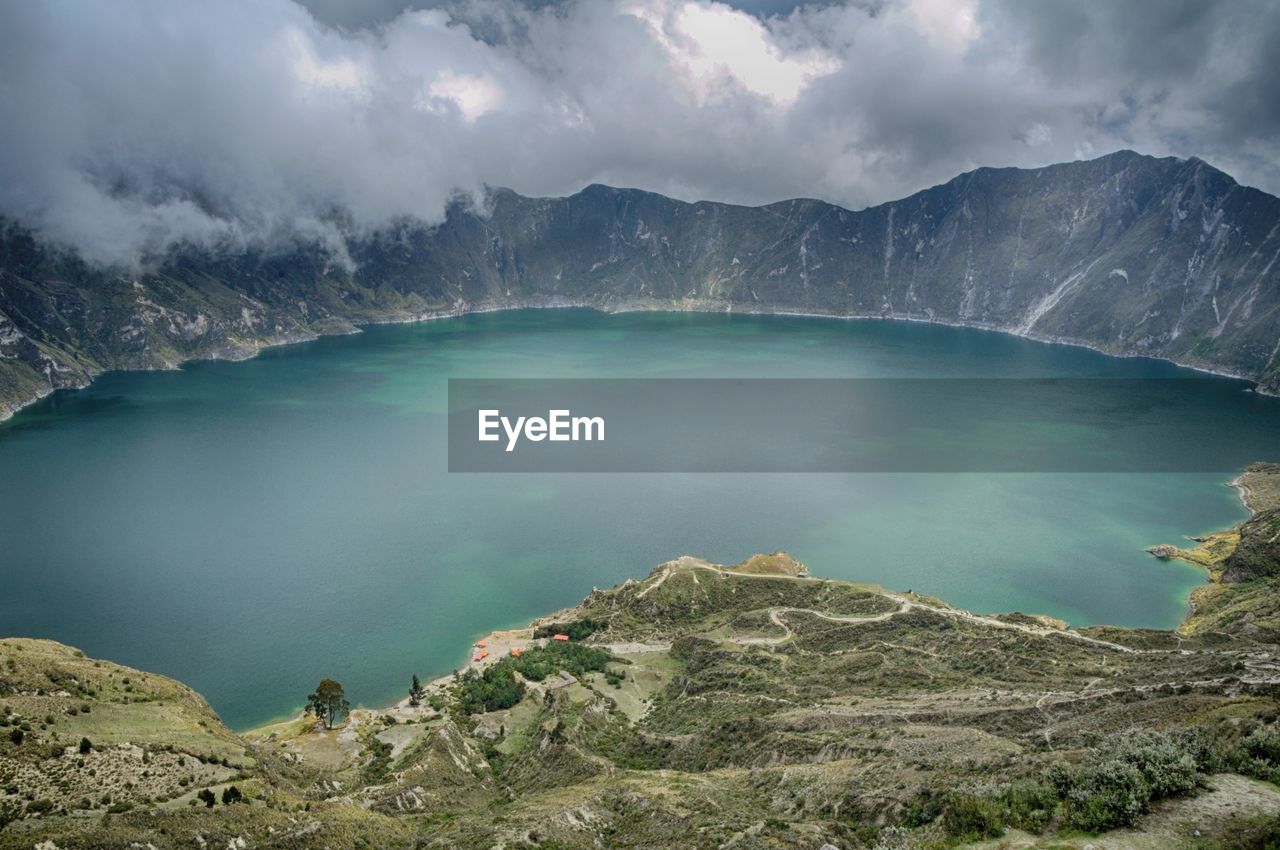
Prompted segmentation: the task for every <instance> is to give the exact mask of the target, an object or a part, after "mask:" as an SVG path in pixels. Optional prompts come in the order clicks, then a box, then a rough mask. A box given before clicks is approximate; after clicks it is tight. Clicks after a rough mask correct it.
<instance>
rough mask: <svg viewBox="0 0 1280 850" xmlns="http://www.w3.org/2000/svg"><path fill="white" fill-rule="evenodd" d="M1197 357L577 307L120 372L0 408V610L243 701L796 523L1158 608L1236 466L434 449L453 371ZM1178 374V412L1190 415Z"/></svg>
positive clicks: (789, 533)
mask: <svg viewBox="0 0 1280 850" xmlns="http://www.w3.org/2000/svg"><path fill="white" fill-rule="evenodd" d="M1191 374H1193V373H1190V372H1188V371H1186V370H1182V369H1178V368H1176V367H1173V366H1171V365H1169V364H1165V363H1160V362H1155V361H1149V360H1135V359H1127V360H1126V359H1116V358H1109V357H1105V356H1103V355H1100V354H1097V353H1094V352H1091V351H1087V350H1084V349H1079V348H1071V347H1065V346H1051V345H1044V344H1040V343H1035V342H1030V341H1027V340H1022V339H1017V338H1014V337H1010V336H1006V335H1001V334H995V333H988V332H983V331H976V330H968V329H960V328H949V327H941V326H930V325H921V324H907V323H894V322H875V321H855V322H846V321H838V320H821V319H801V318H787V317H748V316H732V317H731V316H723V315H684V314H626V315H617V316H607V315H602V314H599V313H594V312H590V311H579V310H563V311H522V312H511V313H494V314H485V315H477V316H469V317H464V318H460V319H451V320H444V321H435V322H427V323H423V324H418V325H397V326H381V327H374V328H370V329H369V330H368V331H367V332H365V333H362V334H359V335H355V336H350V337H330V338H325V339H321V340H318V341H316V342H313V343H306V344H303V345H296V346H287V347H282V348H277V349H272V350H269V351H267V352H264V353H263V354H262V355H261V356H260V357H258V358H256V359H254V360H251V361H247V362H244V363H226V362H202V363H194V364H191V365H189V366H187V367H186V368H184V369H182V370H180V371H177V372H166V373H113V374H109V375H104V376H102V377H101V378H100V379H98V380H97V381H96V382H95V383H94V384H93V386H92V387H90V388H89V389H87V390H83V391H78V392H64V393H57V394H55V395H54V396H52V397H50V398H49V399H46V400H45V401H44V402H41V403H40V404H38V405H36V406H34V407H32V408H29V409H28V410H26V411H24V412H23V413H21V414H19V415H18V416H17V417H15V418H14V419H13V420H12V421H11V422H9V423H7V424H5V425H0V576H2V577H3V581H4V592H3V594H0V633H3V634H7V635H23V636H31V637H47V638H53V639H56V640H60V641H63V642H66V643H69V644H72V645H75V646H78V647H80V648H82V649H84V650H85V651H86V652H87V653H89V654H90V655H93V656H98V657H106V658H110V659H112V660H115V661H119V662H122V663H126V664H130V665H133V666H136V667H141V668H144V669H148V670H154V671H157V672H161V673H165V674H168V675H171V676H174V677H176V678H179V679H181V680H182V681H184V682H186V683H188V684H190V685H191V686H193V687H195V688H197V689H198V690H200V691H201V692H202V693H204V694H205V695H206V696H207V697H208V698H209V700H210V701H211V702H212V703H213V705H214V707H215V708H216V709H217V710H218V711H219V712H220V713H221V714H222V716H223V717H224V718H225V719H226V720H227V722H228V723H230V724H231V725H233V726H236V727H243V726H247V725H251V724H254V723H258V722H261V721H264V720H266V719H269V718H271V717H274V716H278V715H281V714H283V713H285V712H288V711H290V710H292V709H294V708H296V707H298V706H300V705H301V703H302V701H303V698H304V697H305V695H306V694H307V693H308V692H309V691H310V689H311V688H312V687H313V686H314V684H315V682H316V681H317V680H318V679H320V678H321V677H323V676H333V677H335V678H337V679H339V680H340V681H342V682H343V683H344V684H345V685H346V688H347V691H348V694H349V695H350V696H351V697H352V698H353V701H355V702H358V703H363V704H378V703H382V702H385V701H387V700H389V699H392V698H394V697H397V696H399V695H400V694H401V692H403V691H404V690H405V689H406V688H407V687H408V683H409V678H410V675H411V674H412V673H415V672H416V673H418V674H420V675H422V676H424V677H425V676H430V675H433V674H438V673H442V672H447V671H448V670H449V669H451V668H453V667H454V666H455V665H456V664H458V663H459V660H460V659H461V658H462V657H464V653H465V651H466V647H467V646H468V645H469V644H470V642H471V641H472V640H473V639H474V638H475V636H476V635H477V634H479V633H482V632H484V631H487V630H489V629H492V628H495V627H501V626H507V625H515V624H519V623H523V622H526V621H527V620H528V619H530V618H532V617H534V616H537V615H539V614H542V613H545V612H548V611H550V610H553V609H556V608H559V607H562V606H565V605H568V604H572V603H574V602H576V601H578V600H579V599H581V598H582V596H584V595H585V594H586V592H587V591H589V590H590V589H591V587H592V586H600V587H604V586H608V585H612V584H614V583H616V582H619V581H622V580H623V579H626V578H629V577H641V576H643V575H645V574H647V573H648V572H649V570H650V569H651V568H652V567H653V566H654V565H655V564H657V563H659V562H661V561H664V560H668V559H670V558H672V557H674V556H676V555H679V554H683V553H692V554H696V555H701V556H704V557H707V558H710V559H712V560H715V561H720V562H734V561H737V560H739V559H741V558H743V557H745V556H746V555H748V554H750V553H752V552H756V551H773V550H777V549H786V550H788V551H790V552H792V553H793V554H795V555H796V556H797V557H799V558H800V559H802V560H803V561H805V562H806V563H808V564H809V565H810V566H811V568H812V569H813V570H814V571H815V572H816V573H818V574H820V575H824V576H832V577H839V578H849V579H858V580H865V581H874V582H879V583H882V584H884V585H887V586H889V587H892V588H899V589H906V588H912V589H914V590H917V591H921V592H927V593H931V594H934V595H937V596H941V597H943V598H945V599H947V600H949V601H951V602H953V603H956V604H959V605H962V606H965V607H967V608H971V609H974V610H978V611H984V612H985V611H1007V610H1022V611H1034V612H1042V613H1047V614H1051V615H1054V616H1058V617H1062V618H1064V619H1067V620H1069V621H1070V622H1072V623H1073V624H1076V625H1085V624H1092V623H1115V624H1121V625H1128V626H1151V627H1169V626H1172V625H1174V624H1176V623H1177V622H1178V620H1179V619H1180V618H1181V616H1182V614H1183V612H1184V610H1185V600H1186V596H1187V593H1188V592H1189V591H1190V589H1191V588H1192V587H1194V586H1195V585H1196V584H1197V583H1198V582H1200V581H1201V580H1202V576H1201V574H1200V573H1199V572H1198V571H1197V570H1195V569H1193V568H1190V567H1187V566H1184V565H1177V564H1167V563H1160V562H1157V561H1155V560H1154V559H1152V558H1150V557H1149V556H1148V555H1146V554H1145V553H1144V552H1143V548H1144V547H1146V546H1149V545H1151V544H1153V543H1160V542H1170V541H1177V540H1179V539H1180V538H1181V536H1182V535H1184V534H1188V533H1194V532H1202V531H1207V530H1211V529H1215V528H1220V527H1223V526H1227V525H1229V524H1232V523H1234V522H1237V521H1239V519H1240V518H1241V517H1242V516H1243V511H1242V509H1241V507H1240V505H1239V503H1238V501H1237V499H1236V497H1235V495H1234V493H1233V491H1232V490H1230V489H1229V488H1228V487H1226V486H1224V482H1226V481H1227V480H1228V479H1229V478H1230V477H1231V475H1232V473H1233V470H1232V469H1223V470H1222V471H1221V472H1218V473H1212V474H1194V475H1192V474H1161V475H1155V474H1029V473H1022V474H980V473H972V474H863V475H856V474H841V475H799V474H774V475H747V474H722V475H688V474H684V475H681V474H667V475H657V474H627V475H604V474H596V475H586V474H582V475H564V474H561V475H518V476H505V475H463V474H453V475H451V474H449V473H447V472H446V462H447V459H446V452H445V427H444V426H445V412H446V406H445V405H446V381H447V379H448V378H450V377H501V378H511V377H566V378H568V377H601V376H603V377H704V376H707V377H711V376H714V377H916V376H920V377H959V376H963V377H1025V376H1107V377H1188V376H1189V375H1191ZM1205 380H1206V381H1213V382H1218V381H1223V380H1224V379H1217V378H1207V377H1206V378H1205ZM1235 383H1236V384H1238V386H1239V388H1240V389H1241V390H1242V391H1241V392H1239V393H1228V394H1226V396H1223V394H1221V393H1217V394H1214V401H1213V402H1212V403H1213V404H1214V405H1215V416H1214V421H1215V422H1221V421H1222V419H1223V410H1222V405H1224V404H1225V405H1227V406H1229V408H1230V410H1229V413H1230V414H1231V415H1230V419H1231V421H1233V422H1235V423H1238V429H1237V430H1238V433H1232V434H1223V433H1208V432H1206V433H1205V434H1204V439H1206V440H1232V441H1235V442H1234V443H1233V445H1239V446H1240V449H1239V454H1240V456H1239V458H1238V459H1237V461H1238V465H1243V464H1244V463H1247V462H1249V461H1251V460H1256V459H1261V458H1259V457H1256V455H1257V454H1259V453H1260V452H1259V450H1260V448H1265V447H1267V446H1270V447H1272V448H1273V449H1274V450H1273V451H1271V453H1270V455H1269V456H1270V457H1271V458H1280V403H1278V402H1277V400H1275V399H1266V398H1261V397H1259V396H1256V395H1254V394H1251V393H1245V392H1243V389H1244V387H1245V385H1244V384H1243V383H1240V382H1235ZM1186 396H1187V397H1186V399H1185V403H1184V407H1183V409H1181V410H1178V411H1176V412H1175V415H1177V416H1179V418H1180V419H1182V418H1184V417H1185V421H1191V422H1195V421H1198V419H1197V416H1198V414H1202V413H1203V412H1204V409H1205V408H1204V405H1205V404H1206V402H1205V401H1204V400H1203V399H1201V398H1200V395H1199V394H1197V393H1195V392H1192V391H1188V392H1187V394H1186ZM1224 398H1225V399H1226V401H1223V399H1224ZM1180 404H1183V402H1180ZM993 405H998V400H995V399H993ZM1218 429H1220V426H1215V431H1216V430H1218ZM1155 448H1157V447H1153V450H1155Z"/></svg>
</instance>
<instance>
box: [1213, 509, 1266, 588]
mask: <svg viewBox="0 0 1280 850" xmlns="http://www.w3.org/2000/svg"><path fill="white" fill-rule="evenodd" d="M1277 575H1280V509H1273V510H1269V511H1261V512H1260V513H1257V514H1255V515H1254V516H1253V518H1252V519H1250V520H1249V521H1248V522H1246V523H1245V524H1244V525H1242V526H1240V542H1239V543H1238V544H1237V545H1236V548H1235V551H1234V552H1232V553H1231V555H1230V556H1229V557H1228V558H1227V560H1226V563H1225V565H1224V569H1223V572H1222V580H1223V581H1227V582H1238V581H1248V580H1249V579H1255V578H1269V577H1273V576H1277Z"/></svg>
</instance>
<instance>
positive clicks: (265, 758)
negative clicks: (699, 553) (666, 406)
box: [0, 553, 1280, 850]
mask: <svg viewBox="0 0 1280 850" xmlns="http://www.w3.org/2000/svg"><path fill="white" fill-rule="evenodd" d="M1272 592H1274V590H1273V591H1272ZM549 633H550V634H555V633H564V634H570V635H575V636H576V637H574V638H573V639H572V640H569V641H556V640H552V639H548V638H547V637H539V635H547V634H549ZM499 645H502V646H504V647H506V649H504V650H503V651H502V652H498V651H497V647H498V646H499ZM490 646H491V647H493V648H494V649H495V653H494V654H493V655H492V656H491V657H489V658H486V659H481V660H478V661H475V662H472V663H471V664H469V665H468V667H467V668H466V669H465V670H464V671H463V672H462V673H461V674H460V675H455V676H451V677H446V678H444V679H441V680H439V681H437V682H434V683H431V685H430V686H429V687H428V688H427V692H426V694H425V695H424V697H423V699H422V700H421V702H420V704H416V705H415V704H412V703H410V702H409V701H407V700H406V701H405V702H403V703H401V704H400V705H399V706H396V707H393V708H388V709H382V710H357V711H355V712H353V714H352V716H351V718H350V719H348V720H347V721H346V722H345V723H342V724H340V725H339V727H338V728H335V729H332V730H327V729H324V728H323V727H322V726H318V725H317V724H316V723H315V721H314V720H307V719H295V720H291V721H287V722H284V723H279V724H275V725H273V726H269V727H265V728H263V729H261V730H257V731H255V732H251V733H249V734H247V735H245V736H243V737H242V738H236V737H234V736H231V735H230V734H229V733H227V732H226V731H225V730H223V729H222V728H221V726H220V725H219V724H217V722H216V718H213V717H212V716H211V715H209V714H208V712H207V707H205V706H203V703H202V701H200V700H199V698H198V697H195V696H194V695H193V694H191V693H190V692H189V691H185V689H183V688H181V686H178V685H176V683H171V682H169V681H168V680H165V679H163V678H161V677H155V676H148V675H147V674H140V673H137V672H136V671H127V670H124V669H123V668H118V667H115V666H114V665H110V664H108V663H106V662H94V661H91V660H88V659H83V658H82V657H81V656H80V655H78V654H77V653H75V652H74V651H72V650H70V649H67V648H65V647H58V646H57V645H54V644H49V643H47V642H31V641H19V640H7V641H2V642H0V653H2V654H3V656H4V657H3V659H0V663H3V664H4V665H5V668H6V669H7V670H9V671H10V672H9V675H8V676H7V678H4V679H0V681H4V682H5V683H6V687H7V688H8V691H9V693H8V695H7V696H6V697H5V698H4V700H2V701H3V702H4V703H6V705H5V715H4V717H5V721H6V723H8V724H9V727H8V728H11V729H12V728H22V726H24V725H25V726H26V727H27V729H28V730H29V737H28V738H24V739H23V740H22V741H21V742H19V743H17V744H13V743H11V742H10V741H8V740H0V778H2V779H4V780H5V782H6V783H7V784H6V786H5V787H4V788H3V793H0V814H3V815H4V818H5V819H12V820H11V822H9V823H8V824H7V826H6V825H5V824H4V822H3V820H0V847H6V848H7V847H14V848H18V847H22V848H30V847H32V846H44V847H47V846H50V845H48V844H45V843H44V842H53V845H52V846H56V847H59V848H63V850H70V849H71V848H97V847H107V846H111V847H114V846H135V845H136V846H147V845H150V846H154V847H156V848H168V847H191V846H199V847H224V846H225V847H232V848H251V847H281V848H286V847H287V848H307V847H367V846H373V847H387V848H390V847H406V848H408V847H417V848H427V847H431V848H436V847H438V848H477V850H478V848H492V847H508V848H520V847H543V848H562V849H563V848H582V850H587V848H598V847H650V848H665V847H689V848H707V850H711V848H721V847H732V848H740V850H765V848H771V849H772V850H778V849H779V848H797V850H799V848H805V850H816V848H819V847H823V846H824V845H830V846H832V847H836V848H840V850H849V849H850V848H855V847H870V846H887V847H895V848H896V847H904V848H905V847H924V846H929V847H943V846H954V845H955V844H957V843H964V842H966V841H973V840H980V839H984V838H990V837H995V836H1002V835H1003V836H1004V837H1005V838H1006V839H1010V840H1013V841H1015V842H1016V846H1033V845H1034V846H1053V847H1083V846H1084V845H1085V844H1086V843H1092V841H1093V839H1088V840H1085V839H1083V838H1081V836H1080V832H1079V831H1080V830H1083V831H1085V832H1087V833H1102V842H1100V843H1097V844H1095V846H1108V847H1154V846H1159V847H1187V848H1194V847H1205V846H1233V847H1234V846H1254V844H1256V846H1259V847H1262V846H1265V841H1267V840H1270V839H1273V838H1274V837H1276V835H1277V833H1278V831H1280V790H1278V789H1277V788H1276V786H1275V783H1276V781H1277V780H1280V725H1278V724H1277V722H1276V718H1277V717H1278V716H1280V702H1278V701H1277V694H1278V693H1280V672H1277V671H1280V661H1278V659H1277V651H1276V644H1275V643H1273V642H1271V640H1270V636H1269V635H1266V634H1260V633H1255V634H1223V633H1218V632H1214V631H1212V630H1211V629H1205V630H1201V631H1200V632H1199V633H1198V634H1196V635H1195V636H1192V637H1187V638H1181V639H1180V638H1178V637H1177V636H1176V635H1174V634H1172V633H1169V632H1156V631H1137V630H1127V629H1092V630H1084V631H1072V630H1069V629H1067V628H1066V627H1065V626H1064V625H1063V624H1061V623H1057V622H1054V621H1052V620H1049V619H1048V618H1041V617H1034V616H1027V615H1021V614H1010V615H990V616H980V615H975V614H972V613H970V612H967V611H963V610H961V609H957V608H954V607H951V606H949V605H947V604H946V603H944V602H941V601H939V600H936V599H932V598H929V597H925V596H921V595H918V594H914V593H911V592H906V593H896V592H891V591H887V590H884V589H883V588H879V587H876V586H872V585H859V584H852V583H849V582H843V581H827V580H822V579H817V578H813V577H810V576H809V575H808V574H807V571H806V570H804V568H803V566H802V565H800V564H798V563H797V562H796V561H794V560H793V559H791V558H790V557H788V556H787V555H785V554H784V553H775V554H773V555H769V556H755V557H753V558H751V559H748V561H745V562H743V564H740V565H737V566H734V567H724V566H720V565H716V564H711V563H708V562H706V561H702V560H700V559H696V558H689V557H684V558H679V559H677V560H675V561H672V562H669V563H667V564H663V565H660V566H659V567H658V568H656V569H655V570H654V571H653V572H652V573H651V574H650V575H649V576H648V577H647V578H645V579H644V580H642V581H634V580H632V581H628V582H625V583H623V584H622V585H619V586H618V587H615V588H612V589H609V590H599V591H594V592H592V593H591V595H589V596H588V597H587V598H586V599H585V600H584V601H583V602H582V604H581V605H579V606H577V607H575V608H573V609H570V610H566V611H562V612H559V613H558V614H556V615H553V616H552V617H549V618H546V619H544V620H541V621H537V622H535V624H533V625H532V626H531V627H529V628H527V629H521V630H512V631H508V632H502V633H500V640H499V633H495V635H494V636H493V639H492V640H491V641H490ZM512 647H514V648H518V649H521V653H519V654H511V653H510V649H511V648H512ZM11 662H12V663H11ZM42 670H43V671H44V672H40V671H42ZM50 670H56V671H58V672H57V673H56V675H55V676H53V677H52V678H50V677H49V672H48V671H50ZM125 673H128V674H129V676H128V678H127V680H126V679H125V678H124V674H125ZM127 685H133V686H134V689H133V690H128V689H127V688H126V686H127ZM57 687H74V688H75V689H76V690H77V693H75V694H72V693H71V692H69V691H62V690H54V688H57ZM87 691H91V692H92V693H89V694H88V696H85V695H84V693H85V692H87ZM37 699H38V700H40V702H39V703H38V704H37V703H35V702H31V700H37ZM83 700H88V701H89V702H90V703H91V706H90V707H91V712H90V715H89V716H90V717H93V718H95V722H97V721H96V718H98V717H99V716H100V715H105V714H106V713H107V712H108V711H111V712H112V713H111V714H110V720H111V722H112V723H113V724H114V728H115V729H117V733H116V734H114V735H113V736H111V737H110V739H109V740H110V746H109V747H107V746H104V744H101V743H99V742H98V741H97V740H95V741H94V747H93V750H92V751H91V752H90V753H89V754H88V755H87V756H79V757H77V755H76V754H75V752H74V749H75V748H74V747H72V748H71V750H70V751H67V752H62V751H61V750H60V745H61V743H62V742H63V741H65V740H71V741H74V740H75V736H76V735H80V734H82V733H83V732H84V730H85V728H86V727H83V726H76V725H75V724H77V723H81V724H82V723H84V722H86V721H85V714H84V711H83V707H82V706H81V705H80V703H81V702H82V701H83ZM72 708H75V709H76V711H77V712H78V713H73V712H72V711H71V709H72ZM103 719H104V720H106V719H107V718H106V717H104V718H103ZM93 734H95V735H97V736H98V737H99V738H102V739H104V740H107V732H106V731H105V729H103V730H99V731H96V732H94V733H93ZM192 736H203V737H200V738H199V740H197V739H196V738H193V737H192ZM169 739H172V740H171V741H170V744H172V746H168V745H166V741H167V740H169ZM54 749H59V752H58V753H56V754H55V753H54V752H53V750H54ZM220 752H226V753H227V754H229V758H227V757H226V756H224V757H223V758H227V761H228V762H229V763H230V764H231V767H224V766H223V761H222V758H217V757H216V756H218V755H219V753H220ZM108 754H109V755H110V757H111V758H114V759H115V761H116V762H119V763H120V764H121V765H124V766H123V767H120V766H115V767H112V770H113V773H112V774H111V776H112V779H111V780H109V781H111V782H112V783H113V784H111V785H110V786H109V789H106V790H109V792H110V793H109V796H110V799H104V797H106V796H107V795H102V796H99V794H98V793H93V794H88V793H87V792H84V791H82V790H81V785H82V780H84V781H86V782H92V781H93V779H92V777H94V775H95V774H94V772H93V771H94V770H95V769H97V771H98V773H97V776H98V777H103V774H102V773H101V770H102V769H103V767H104V766H106V765H107V762H106V761H105V759H106V758H107V757H108ZM206 754H208V755H206ZM197 756H198V757H197ZM129 771H132V772H129ZM232 771H235V772H236V773H235V775H231V773H232ZM46 775H47V776H49V777H52V779H51V781H46V780H45V779H43V778H41V777H43V776H46ZM99 781H108V780H102V779H99ZM232 784H234V785H235V786H236V787H237V789H239V790H240V791H241V793H242V796H241V797H240V798H238V799H234V800H230V801H228V800H226V799H222V801H221V802H218V801H214V802H212V803H208V802H206V803H204V804H202V803H201V801H200V799H193V798H195V793H196V789H204V788H211V789H213V790H214V791H221V790H224V789H226V788H228V787H229V786H230V785H232ZM37 795H39V796H37ZM82 795H83V796H84V797H85V798H86V799H85V803H86V804H87V805H86V804H82V803H79V802H77V801H78V800H80V799H81V797H82ZM219 796H220V795H219ZM201 799H204V800H208V799H210V798H207V797H206V798H201ZM1250 836H1252V837H1250ZM1077 838H1079V839H1080V840H1079V841H1077V840H1076V839H1077ZM1210 839H1212V840H1219V841H1221V843H1220V844H1212V843H1206V841H1208V840H1210ZM1249 842H1253V843H1249ZM1011 846H1012V845H1011Z"/></svg>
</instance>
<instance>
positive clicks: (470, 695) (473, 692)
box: [454, 641, 616, 715]
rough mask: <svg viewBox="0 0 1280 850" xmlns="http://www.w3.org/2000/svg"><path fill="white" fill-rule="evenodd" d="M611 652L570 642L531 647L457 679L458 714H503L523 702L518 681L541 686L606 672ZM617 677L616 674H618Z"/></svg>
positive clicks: (455, 695) (521, 685)
mask: <svg viewBox="0 0 1280 850" xmlns="http://www.w3.org/2000/svg"><path fill="white" fill-rule="evenodd" d="M613 660H614V658H613V656H612V655H611V654H610V653H609V652H608V650H604V649H599V648H597V647H592V646H583V645H582V644H575V643H567V642H560V641H556V642H552V643H548V644H547V645H545V646H537V647H531V648H530V649H528V650H526V651H525V652H524V654H523V655H520V656H507V657H506V658H503V659H502V660H500V661H498V662H497V663H496V664H491V665H489V666H488V667H485V668H484V670H483V671H481V672H480V673H476V672H475V671H474V670H468V671H466V672H465V673H463V674H462V675H461V676H460V677H459V678H458V683H457V685H456V686H455V693H454V705H455V706H456V710H457V711H458V713H459V714H463V715H470V714H480V713H483V712H488V711H501V710H503V709H506V708H511V707H512V706H513V705H515V704H516V703H518V702H520V700H521V698H523V696H524V693H525V686H524V684H523V683H522V682H520V681H519V680H517V678H516V675H515V674H517V673H519V674H520V676H521V677H523V678H524V679H528V680H530V681H534V682H541V681H543V680H544V679H546V678H547V677H548V676H552V675H554V674H556V673H559V672H560V671H562V670H563V671H565V672H567V673H569V674H570V675H572V676H574V677H575V678H581V677H583V676H585V675H587V674H588V673H592V672H603V671H604V670H605V668H606V665H607V664H608V663H609V662H610V661H613ZM615 675H616V674H615Z"/></svg>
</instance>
